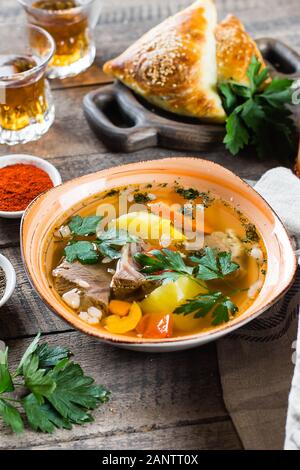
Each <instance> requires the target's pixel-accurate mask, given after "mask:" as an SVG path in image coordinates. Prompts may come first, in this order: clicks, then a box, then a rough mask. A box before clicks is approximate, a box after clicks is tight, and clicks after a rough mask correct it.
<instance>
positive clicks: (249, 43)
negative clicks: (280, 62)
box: [216, 15, 266, 85]
mask: <svg viewBox="0 0 300 470" xmlns="http://www.w3.org/2000/svg"><path fill="white" fill-rule="evenodd" d="M216 40H217V64H218V83H222V82H224V81H229V80H233V81H235V82H238V83H240V84H243V85H247V84H248V83H249V79H248V77H247V70H248V67H249V64H250V61H251V58H252V57H253V56H256V57H257V58H258V59H259V61H260V62H261V63H262V65H263V68H265V67H266V65H265V62H264V60H263V57H262V55H261V53H260V51H259V49H258V47H257V45H256V43H255V41H254V40H253V39H252V38H251V37H250V36H249V34H248V33H247V32H246V30H245V28H244V25H243V24H242V23H241V21H240V20H239V19H238V18H236V17H235V16H233V15H228V16H227V18H225V20H224V21H222V22H221V23H220V24H218V26H217V28H216Z"/></svg>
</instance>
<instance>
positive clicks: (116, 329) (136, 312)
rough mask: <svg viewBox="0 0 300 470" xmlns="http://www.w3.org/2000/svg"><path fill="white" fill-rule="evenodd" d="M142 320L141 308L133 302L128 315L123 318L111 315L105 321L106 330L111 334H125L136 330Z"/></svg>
mask: <svg viewBox="0 0 300 470" xmlns="http://www.w3.org/2000/svg"><path fill="white" fill-rule="evenodd" d="M141 318H142V311H141V308H140V306H139V305H138V304H137V303H136V302H133V304H132V306H131V308H130V310H129V313H128V315H126V316H123V317H120V316H119V315H109V316H108V317H106V318H105V320H104V321H105V326H106V329H107V330H108V331H109V332H110V333H117V334H124V333H128V331H132V330H134V329H135V328H136V326H137V325H138V323H139V321H140V320H141Z"/></svg>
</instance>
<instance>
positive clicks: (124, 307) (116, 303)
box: [108, 300, 131, 317]
mask: <svg viewBox="0 0 300 470" xmlns="http://www.w3.org/2000/svg"><path fill="white" fill-rule="evenodd" d="M130 307H131V303H129V302H125V301H124V300H111V301H110V302H109V305H108V308H109V310H110V312H111V313H112V314H113V315H119V317H124V316H125V315H128V313H129V310H130Z"/></svg>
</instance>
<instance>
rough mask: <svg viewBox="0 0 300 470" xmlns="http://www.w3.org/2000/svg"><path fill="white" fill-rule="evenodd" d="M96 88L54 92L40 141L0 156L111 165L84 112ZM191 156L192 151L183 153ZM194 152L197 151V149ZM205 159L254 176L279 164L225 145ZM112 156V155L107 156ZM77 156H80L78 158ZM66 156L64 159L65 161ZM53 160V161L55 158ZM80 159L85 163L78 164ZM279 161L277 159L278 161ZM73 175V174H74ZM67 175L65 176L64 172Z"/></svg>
mask: <svg viewBox="0 0 300 470" xmlns="http://www.w3.org/2000/svg"><path fill="white" fill-rule="evenodd" d="M94 89H96V87H89V86H87V87H82V88H74V89H68V90H56V91H55V92H54V101H55V103H56V121H55V123H54V125H53V126H52V128H51V129H50V130H49V132H48V133H47V134H46V135H45V136H43V137H42V138H41V139H40V140H39V141H36V142H30V143H28V144H26V145H16V146H14V147H13V149H12V148H11V147H8V146H6V145H2V146H1V148H0V155H5V154H10V153H28V154H35V155H38V156H40V157H44V158H47V159H49V160H50V159H51V160H53V159H56V158H57V157H63V158H62V160H56V161H57V162H58V164H60V165H61V166H62V168H63V166H64V165H65V164H66V159H65V157H72V158H70V159H69V160H68V171H70V172H73V174H74V172H75V173H76V176H79V175H81V174H83V172H84V170H85V173H87V172H91V171H95V170H96V169H99V168H104V167H107V166H112V164H111V160H110V156H111V153H109V152H108V150H107V149H106V148H105V146H104V145H103V144H102V143H101V141H100V140H98V139H97V137H96V136H95V134H94V133H93V132H92V131H91V129H90V128H89V126H88V124H87V121H86V119H85V117H84V114H83V109H82V100H83V97H84V96H85V94H86V93H88V92H90V91H92V90H94ZM184 153H186V154H187V155H188V154H189V155H192V153H191V152H189V153H188V152H184ZM155 154H157V155H182V154H183V151H180V152H176V151H174V150H169V151H168V150H162V149H150V150H148V149H146V150H142V151H139V152H136V153H134V154H120V153H118V154H114V155H113V157H112V158H113V162H114V164H115V162H121V163H123V162H125V161H140V160H143V159H148V158H152V157H153V155H155ZM194 154H195V152H194ZM91 155H93V156H97V155H98V156H99V158H98V160H97V158H96V160H97V161H98V164H96V168H95V159H94V160H93V162H92V163H91V164H89V165H87V160H82V159H81V157H84V156H86V157H89V156H91ZM201 155H202V156H203V157H204V158H209V159H212V160H214V161H216V162H220V163H221V162H222V163H223V164H224V166H227V167H228V168H230V169H232V170H234V171H236V172H237V173H239V174H240V175H241V176H244V177H249V178H253V177H254V179H255V176H257V177H258V176H259V175H260V174H262V173H263V172H264V171H265V170H266V169H267V168H271V167H272V166H274V164H275V163H276V162H275V161H274V160H272V159H271V158H270V160H267V161H259V160H258V159H257V158H255V157H254V156H253V165H251V166H250V165H249V164H246V163H249V158H250V157H249V155H248V154H247V156H244V157H243V156H240V157H239V158H234V157H232V156H231V155H230V154H229V153H228V152H227V151H226V150H224V147H223V146H220V148H219V149H217V150H216V151H215V152H214V153H201ZM108 156H109V157H108ZM76 157H80V158H79V160H77V161H76ZM64 159H65V160H64ZM53 161H54V160H53ZM80 161H83V162H84V163H83V164H82V165H80V166H79V167H78V164H79V162H80ZM277 163H278V162H277ZM77 169H78V171H77ZM73 174H72V176H73ZM70 177H71V176H70ZM65 178H66V175H65Z"/></svg>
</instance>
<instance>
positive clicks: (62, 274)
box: [52, 260, 112, 312]
mask: <svg viewBox="0 0 300 470" xmlns="http://www.w3.org/2000/svg"><path fill="white" fill-rule="evenodd" d="M52 275H53V278H54V285H55V288H56V290H57V292H58V293H59V294H60V295H61V296H62V295H63V294H65V293H66V292H69V291H70V290H72V289H74V288H77V289H78V290H79V291H80V293H81V295H80V310H84V311H86V309H87V308H88V307H90V306H95V307H98V308H100V309H101V310H102V311H104V312H106V311H107V305H108V302H109V295H110V283H111V277H112V275H111V274H109V273H108V272H107V269H106V268H105V267H104V266H103V265H101V264H81V263H79V262H77V261H75V262H74V263H69V262H68V261H66V260H63V261H62V263H61V264H59V266H57V268H55V269H54V270H53V271H52Z"/></svg>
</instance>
